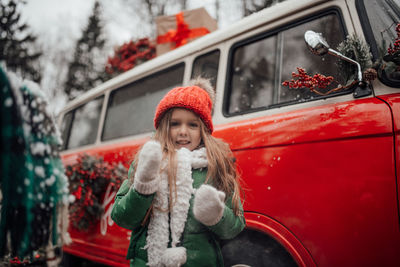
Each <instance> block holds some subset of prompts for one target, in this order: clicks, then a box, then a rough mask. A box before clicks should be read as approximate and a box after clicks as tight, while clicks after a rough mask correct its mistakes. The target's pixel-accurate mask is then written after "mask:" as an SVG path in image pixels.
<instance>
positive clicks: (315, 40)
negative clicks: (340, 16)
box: [304, 31, 372, 97]
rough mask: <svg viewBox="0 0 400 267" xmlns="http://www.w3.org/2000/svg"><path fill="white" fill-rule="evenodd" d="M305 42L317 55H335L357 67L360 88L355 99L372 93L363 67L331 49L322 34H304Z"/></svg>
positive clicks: (355, 94)
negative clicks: (363, 72) (364, 78)
mask: <svg viewBox="0 0 400 267" xmlns="http://www.w3.org/2000/svg"><path fill="white" fill-rule="evenodd" d="M304 41H305V42H306V44H307V46H308V48H309V49H310V51H311V52H312V53H313V54H315V55H318V56H323V55H325V54H327V53H328V54H330V55H333V56H335V57H337V58H340V59H342V60H345V61H347V62H349V63H352V64H355V65H356V66H357V80H358V81H359V87H357V88H356V90H355V91H354V97H362V96H366V95H369V94H371V93H372V91H371V89H369V88H368V87H366V83H365V82H363V77H362V71H361V65H360V64H359V63H358V62H357V61H355V60H353V59H351V58H348V57H346V56H344V55H343V54H341V53H339V52H338V51H335V50H333V49H332V48H330V47H329V44H328V43H327V42H326V40H325V38H324V37H323V36H322V34H321V33H316V32H314V31H306V32H305V33H304ZM360 87H361V88H360Z"/></svg>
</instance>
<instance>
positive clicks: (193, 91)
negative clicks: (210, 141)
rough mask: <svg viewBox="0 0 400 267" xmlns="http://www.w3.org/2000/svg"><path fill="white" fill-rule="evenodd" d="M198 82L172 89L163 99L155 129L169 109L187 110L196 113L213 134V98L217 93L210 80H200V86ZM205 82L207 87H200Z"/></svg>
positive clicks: (157, 111)
mask: <svg viewBox="0 0 400 267" xmlns="http://www.w3.org/2000/svg"><path fill="white" fill-rule="evenodd" d="M198 80H199V79H198ZM198 80H197V81H195V82H194V83H195V85H192V86H187V87H176V88H174V89H172V90H171V91H169V92H168V93H167V94H166V95H165V96H164V98H163V99H161V101H160V103H159V104H158V106H157V108H156V114H155V116H154V127H155V128H156V129H157V128H158V125H159V124H160V121H161V119H162V117H163V116H164V114H165V113H166V112H167V111H168V110H169V109H171V108H186V109H189V110H191V111H193V112H194V113H196V114H197V115H198V116H199V117H200V118H201V119H202V120H203V122H204V124H205V125H206V127H207V128H208V130H209V131H210V133H212V132H213V130H214V127H213V123H212V119H211V111H212V106H213V102H212V100H211V98H214V94H215V93H214V90H213V89H212V87H211V84H210V83H209V81H208V80H204V79H200V80H201V81H200V84H199V82H198ZM204 81H206V85H205V86H202V87H200V86H201V85H203V84H204ZM196 82H197V83H196ZM201 83H203V84H201ZM199 85H200V86H199ZM208 85H209V86H208ZM203 88H204V89H203ZM210 88H211V91H210V90H209V89H210ZM210 94H211V97H210Z"/></svg>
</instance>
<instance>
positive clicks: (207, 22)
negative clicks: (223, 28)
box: [156, 8, 218, 56]
mask: <svg viewBox="0 0 400 267" xmlns="http://www.w3.org/2000/svg"><path fill="white" fill-rule="evenodd" d="M156 25H157V45H156V52H157V56H159V55H162V54H164V53H166V52H168V51H170V50H172V49H175V48H177V47H180V46H182V45H185V44H187V43H188V42H190V41H193V40H195V39H197V38H199V37H201V36H204V35H206V34H208V33H210V32H213V31H215V30H216V29H217V28H218V25H217V21H216V20H215V19H214V18H212V17H211V16H210V15H209V14H208V12H207V11H206V10H205V9H204V8H197V9H192V10H185V11H182V12H179V13H178V14H176V15H172V16H160V17H157V18H156Z"/></svg>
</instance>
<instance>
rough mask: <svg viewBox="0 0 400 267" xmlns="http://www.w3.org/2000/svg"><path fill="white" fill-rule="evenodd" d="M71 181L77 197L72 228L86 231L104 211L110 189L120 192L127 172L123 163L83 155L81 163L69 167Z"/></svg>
mask: <svg viewBox="0 0 400 267" xmlns="http://www.w3.org/2000/svg"><path fill="white" fill-rule="evenodd" d="M66 174H67V176H68V178H69V183H70V184H69V189H70V192H71V194H72V195H73V196H74V197H75V202H74V203H73V204H72V205H70V210H69V213H70V219H71V222H72V225H73V226H74V227H75V228H76V229H78V230H80V231H86V230H87V229H88V228H89V227H90V226H91V225H94V224H95V223H97V222H98V220H99V219H100V217H101V215H102V214H103V212H104V207H103V206H102V204H101V201H102V199H103V196H104V193H105V192H106V189H107V187H108V186H111V187H113V188H115V189H118V188H119V186H120V185H121V183H122V180H123V179H124V178H126V177H127V171H126V168H125V167H124V166H122V164H119V162H112V163H109V162H107V161H104V160H103V158H98V157H94V156H89V155H86V154H84V155H80V156H79V157H78V159H77V162H76V163H75V164H73V165H68V166H67V167H66Z"/></svg>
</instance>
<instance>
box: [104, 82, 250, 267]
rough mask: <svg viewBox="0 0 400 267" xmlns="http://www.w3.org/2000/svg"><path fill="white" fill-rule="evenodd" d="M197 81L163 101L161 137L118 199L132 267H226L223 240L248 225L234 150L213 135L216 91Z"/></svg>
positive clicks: (140, 158)
mask: <svg viewBox="0 0 400 267" xmlns="http://www.w3.org/2000/svg"><path fill="white" fill-rule="evenodd" d="M191 84H192V85H189V86H187V87H177V88H174V89H172V90H171V91H170V92H168V93H167V94H166V95H165V97H164V98H163V99H162V100H161V101H160V103H159V104H158V106H157V109H156V113H155V117H154V126H155V128H156V133H155V135H154V138H153V140H150V141H148V142H147V143H146V144H144V145H143V147H142V148H141V150H140V151H139V152H138V153H137V154H136V159H135V160H134V162H133V163H132V165H131V168H130V169H129V173H128V176H129V177H133V181H132V179H131V178H129V179H128V180H126V181H125V182H124V183H123V184H122V185H121V188H120V189H119V191H118V193H117V196H116V198H115V203H114V206H113V210H112V213H111V217H112V219H113V220H114V221H115V222H116V223H117V224H118V225H119V226H121V227H124V228H127V229H131V230H132V237H131V241H130V244H129V248H128V255H127V258H128V259H131V266H135V267H136V266H146V265H147V266H151V267H153V266H171V267H172V266H182V265H183V266H189V267H197V266H207V267H210V266H223V260H222V255H221V250H220V246H219V239H231V238H233V237H235V236H236V235H237V234H239V233H240V232H241V231H242V230H243V228H244V226H245V221H244V217H243V209H242V205H241V201H240V195H239V191H240V188H239V184H238V181H237V179H238V177H237V173H236V169H235V166H234V161H233V155H232V152H231V150H230V148H229V146H228V144H226V143H224V142H223V141H221V140H219V139H216V138H214V137H213V136H212V135H211V133H212V132H213V124H212V121H211V110H212V103H213V99H214V96H215V93H214V90H213V88H212V86H211V84H210V82H209V81H208V80H205V79H202V78H198V79H197V80H195V81H192V83H191ZM133 173H134V175H132V174H133Z"/></svg>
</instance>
